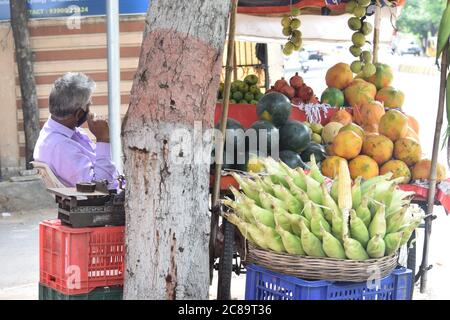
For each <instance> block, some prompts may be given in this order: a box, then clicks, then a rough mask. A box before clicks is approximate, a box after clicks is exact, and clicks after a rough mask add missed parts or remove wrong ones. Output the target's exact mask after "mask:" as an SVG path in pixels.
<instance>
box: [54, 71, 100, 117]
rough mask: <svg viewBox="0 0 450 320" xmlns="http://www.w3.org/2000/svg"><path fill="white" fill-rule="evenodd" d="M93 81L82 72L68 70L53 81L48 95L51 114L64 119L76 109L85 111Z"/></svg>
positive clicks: (93, 87) (92, 88)
mask: <svg viewBox="0 0 450 320" xmlns="http://www.w3.org/2000/svg"><path fill="white" fill-rule="evenodd" d="M94 89H95V82H94V81H93V80H92V79H90V78H89V77H88V76H86V75H85V74H83V73H79V72H77V73H74V72H69V73H66V74H65V75H63V76H62V77H61V78H59V79H58V80H56V81H55V83H54V85H53V88H52V91H51V93H50V97H49V109H50V113H51V115H52V116H54V117H56V118H57V119H60V120H64V119H66V118H68V117H69V116H70V115H72V114H73V113H74V112H75V111H77V110H78V109H80V108H81V109H83V110H84V111H86V109H87V105H88V103H89V99H90V98H91V95H92V92H93V91H94Z"/></svg>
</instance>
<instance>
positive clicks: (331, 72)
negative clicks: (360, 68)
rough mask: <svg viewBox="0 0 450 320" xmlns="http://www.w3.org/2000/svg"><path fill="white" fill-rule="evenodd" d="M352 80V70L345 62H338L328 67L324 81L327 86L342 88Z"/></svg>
mask: <svg viewBox="0 0 450 320" xmlns="http://www.w3.org/2000/svg"><path fill="white" fill-rule="evenodd" d="M352 80H353V72H352V70H350V66H349V65H348V64H346V63H338V64H336V65H334V66H333V67H331V68H330V69H328V71H327V74H326V76H325V81H326V83H327V86H328V87H332V88H337V89H340V90H343V89H345V88H347V87H348V86H349V85H350V83H351V82H352Z"/></svg>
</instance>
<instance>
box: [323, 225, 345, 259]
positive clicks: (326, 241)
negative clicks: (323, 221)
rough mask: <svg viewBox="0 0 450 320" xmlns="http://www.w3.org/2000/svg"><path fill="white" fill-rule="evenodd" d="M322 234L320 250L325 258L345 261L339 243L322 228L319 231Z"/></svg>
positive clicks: (342, 248) (342, 249)
mask: <svg viewBox="0 0 450 320" xmlns="http://www.w3.org/2000/svg"><path fill="white" fill-rule="evenodd" d="M320 231H321V233H322V250H323V251H324V252H325V254H326V255H327V257H329V258H335V259H345V258H346V256H345V250H344V247H343V246H342V244H341V242H340V241H339V240H338V239H336V238H335V237H334V236H333V235H332V234H331V233H329V232H328V231H327V230H326V229H325V228H324V227H323V226H322V227H321V229H320Z"/></svg>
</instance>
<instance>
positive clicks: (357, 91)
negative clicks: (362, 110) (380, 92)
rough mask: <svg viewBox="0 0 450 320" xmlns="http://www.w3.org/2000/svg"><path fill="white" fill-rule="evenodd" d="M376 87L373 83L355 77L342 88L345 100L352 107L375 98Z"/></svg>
mask: <svg viewBox="0 0 450 320" xmlns="http://www.w3.org/2000/svg"><path fill="white" fill-rule="evenodd" d="M376 94H377V88H376V87H375V85H373V84H371V83H369V82H367V81H364V80H362V79H355V80H353V82H352V83H351V84H350V85H349V86H348V87H347V88H346V89H345V90H344V96H345V100H347V102H348V103H349V105H350V106H352V107H355V106H356V107H360V106H362V105H363V104H366V103H369V102H371V101H373V100H374V99H375V96H376Z"/></svg>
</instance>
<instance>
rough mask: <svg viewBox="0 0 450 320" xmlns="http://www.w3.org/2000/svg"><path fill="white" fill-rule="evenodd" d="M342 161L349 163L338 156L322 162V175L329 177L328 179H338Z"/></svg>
mask: <svg viewBox="0 0 450 320" xmlns="http://www.w3.org/2000/svg"><path fill="white" fill-rule="evenodd" d="M341 161H345V162H346V163H347V160H345V159H344V158H341V157H338V156H331V157H328V158H326V159H325V160H324V161H322V166H321V170H322V174H323V175H325V176H327V177H328V178H331V179H334V177H336V175H337V174H338V171H339V165H340V163H341Z"/></svg>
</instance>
